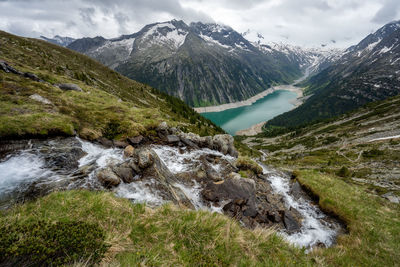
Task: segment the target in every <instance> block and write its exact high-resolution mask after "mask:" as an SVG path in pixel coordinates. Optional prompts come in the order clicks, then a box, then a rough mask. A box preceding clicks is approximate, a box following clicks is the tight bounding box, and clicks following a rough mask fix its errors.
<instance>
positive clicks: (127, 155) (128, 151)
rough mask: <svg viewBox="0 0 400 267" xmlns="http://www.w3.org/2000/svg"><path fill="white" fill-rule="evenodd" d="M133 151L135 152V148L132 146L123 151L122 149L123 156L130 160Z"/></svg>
mask: <svg viewBox="0 0 400 267" xmlns="http://www.w3.org/2000/svg"><path fill="white" fill-rule="evenodd" d="M134 151H135V148H134V147H133V146H131V145H129V146H127V147H125V149H124V156H125V157H126V158H130V157H132V156H133V152H134Z"/></svg>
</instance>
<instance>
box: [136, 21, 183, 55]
mask: <svg viewBox="0 0 400 267" xmlns="http://www.w3.org/2000/svg"><path fill="white" fill-rule="evenodd" d="M164 28H168V31H167V32H166V33H165V31H164ZM187 35H188V32H186V31H183V30H181V29H178V28H176V27H175V26H174V25H173V24H172V23H170V22H165V23H159V24H156V25H154V26H153V27H152V28H151V29H150V30H148V31H147V32H146V33H145V35H144V36H143V37H142V39H143V40H144V41H145V42H147V47H149V46H151V45H154V44H159V45H162V44H169V45H172V47H174V48H175V49H178V48H179V47H181V46H182V45H183V43H184V42H185V40H186V36H187Z"/></svg>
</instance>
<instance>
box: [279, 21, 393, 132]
mask: <svg viewBox="0 0 400 267" xmlns="http://www.w3.org/2000/svg"><path fill="white" fill-rule="evenodd" d="M307 84H308V88H307V91H306V92H307V93H308V94H310V95H311V94H312V96H311V97H310V98H309V99H308V100H307V101H306V102H305V103H304V104H303V105H302V106H300V107H299V108H297V109H295V110H293V111H291V112H288V113H287V114H284V115H281V116H279V117H277V118H275V119H274V120H273V121H272V122H273V123H275V124H277V125H281V124H286V125H291V126H293V125H296V124H298V122H299V121H303V122H304V121H311V120H314V119H321V118H327V117H331V116H334V115H339V114H341V113H343V112H346V111H349V110H352V109H355V108H357V107H359V106H362V105H364V104H366V103H368V102H372V101H377V100H383V99H385V98H387V97H391V96H395V95H398V94H400V21H395V22H391V23H389V24H386V25H385V26H383V27H382V28H380V29H379V30H377V31H376V32H375V33H373V34H370V35H368V36H367V37H366V38H364V39H363V40H362V41H361V42H360V43H358V44H357V45H355V46H352V47H350V48H348V49H347V50H346V51H345V52H344V53H343V55H342V56H341V57H340V58H339V59H338V60H336V61H335V62H334V63H333V64H331V66H329V67H328V68H326V69H325V70H323V71H321V72H320V73H318V74H316V75H315V76H313V77H311V78H309V80H308V82H307ZM300 117H301V118H302V119H301V120H299V118H300Z"/></svg>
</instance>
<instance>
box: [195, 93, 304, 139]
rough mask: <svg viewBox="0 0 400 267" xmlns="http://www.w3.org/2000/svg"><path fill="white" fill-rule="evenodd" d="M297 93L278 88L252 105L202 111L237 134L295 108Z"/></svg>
mask: <svg viewBox="0 0 400 267" xmlns="http://www.w3.org/2000/svg"><path fill="white" fill-rule="evenodd" d="M296 98H297V94H296V93H294V92H291V91H287V90H277V91H275V92H273V93H272V94H269V95H267V96H265V97H263V98H261V99H259V100H257V101H256V102H255V103H253V104H252V105H250V106H243V107H238V108H233V109H227V110H224V111H220V112H207V113H202V114H201V115H203V116H204V117H206V118H207V119H210V120H211V121H212V122H214V123H215V124H217V125H218V126H220V127H221V128H222V129H224V130H225V131H226V132H227V133H229V134H231V135H235V133H236V132H237V131H239V130H244V129H247V128H250V127H251V126H252V125H255V124H257V123H260V122H263V121H267V120H270V119H272V118H273V117H275V116H277V115H279V114H282V113H285V112H287V111H289V110H291V109H293V107H294V105H293V104H292V102H293V101H294V100H295V99H296Z"/></svg>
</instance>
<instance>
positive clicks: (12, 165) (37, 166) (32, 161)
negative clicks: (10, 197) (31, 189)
mask: <svg viewBox="0 0 400 267" xmlns="http://www.w3.org/2000/svg"><path fill="white" fill-rule="evenodd" d="M43 166H44V160H43V159H42V158H40V157H39V156H37V155H35V154H33V153H31V151H30V150H26V151H22V152H20V153H19V154H17V155H13V156H11V157H8V158H6V159H5V160H4V161H3V162H1V163H0V195H1V194H4V193H8V192H12V191H14V190H15V189H17V188H18V187H19V185H20V184H21V183H27V182H32V181H35V180H39V179H41V178H43V177H48V176H50V175H51V174H52V171H50V170H46V169H44V168H43Z"/></svg>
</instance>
